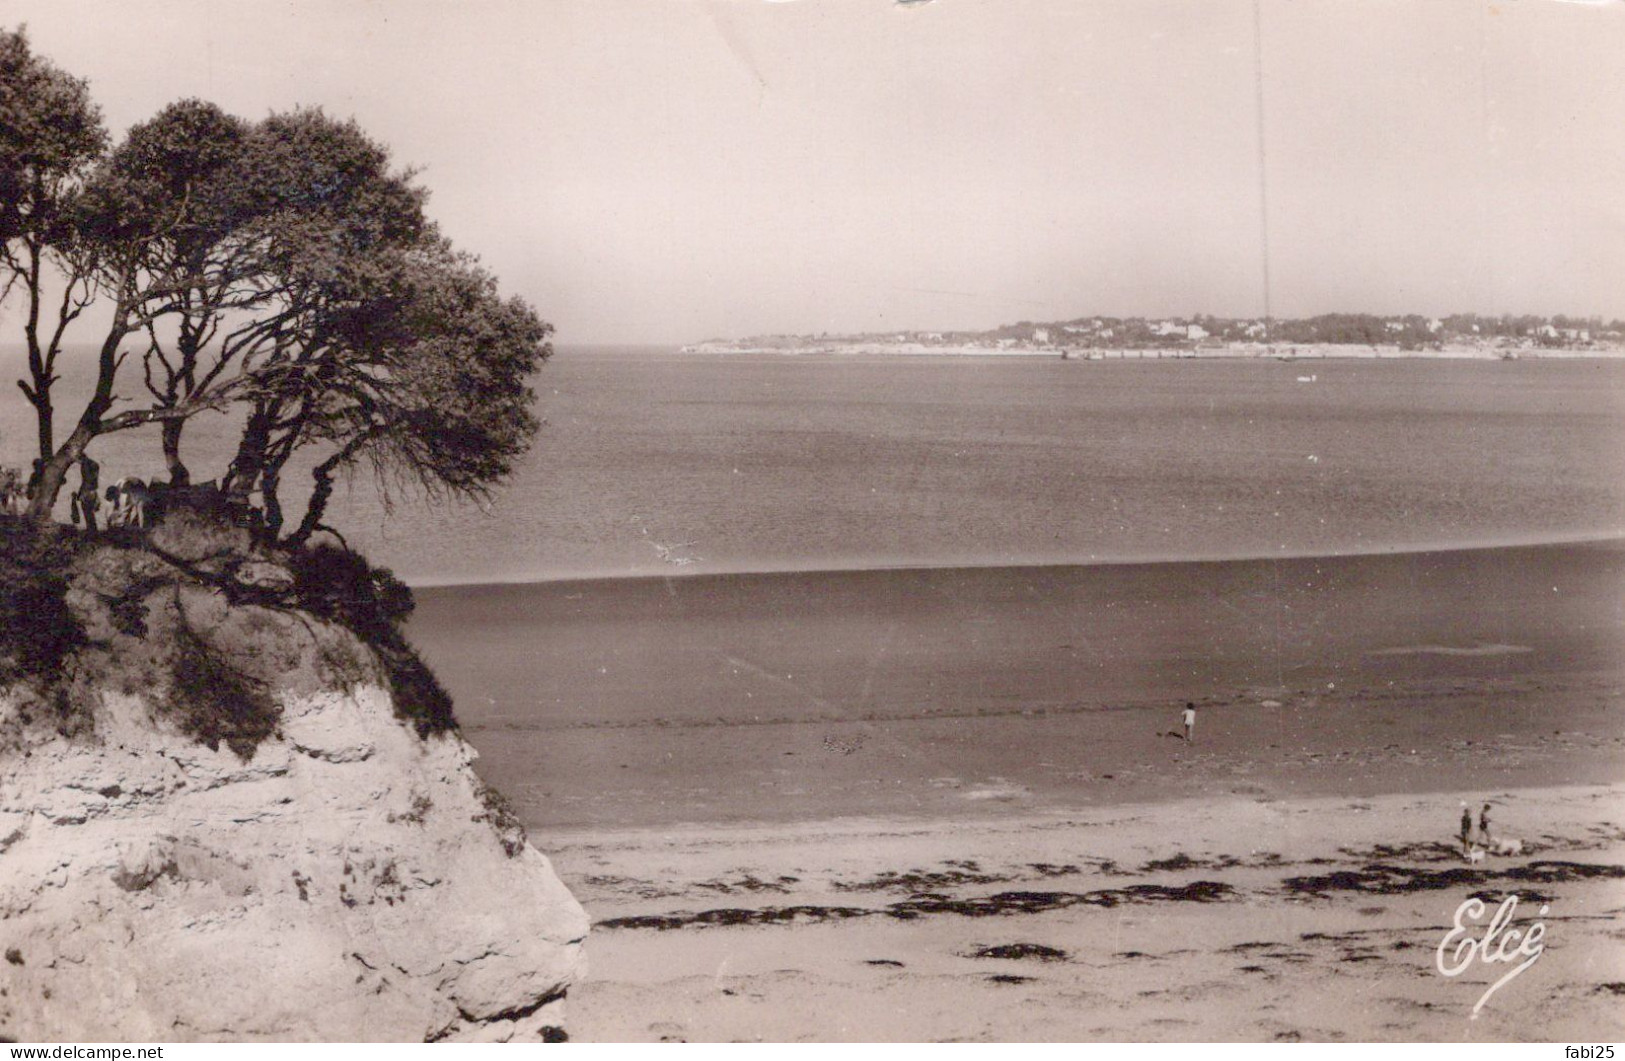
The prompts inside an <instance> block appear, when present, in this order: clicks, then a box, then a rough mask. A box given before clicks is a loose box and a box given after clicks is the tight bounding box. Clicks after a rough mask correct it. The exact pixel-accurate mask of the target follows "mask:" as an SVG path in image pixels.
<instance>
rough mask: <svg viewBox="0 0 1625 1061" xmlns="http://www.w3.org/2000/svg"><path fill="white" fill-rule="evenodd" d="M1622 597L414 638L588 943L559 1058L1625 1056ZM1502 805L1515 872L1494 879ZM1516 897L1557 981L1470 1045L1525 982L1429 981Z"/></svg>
mask: <svg viewBox="0 0 1625 1061" xmlns="http://www.w3.org/2000/svg"><path fill="white" fill-rule="evenodd" d="M1622 591H1625V543H1619V542H1606V543H1588V544H1568V545H1552V546H1539V547H1518V548H1506V549H1475V550H1455V551H1443V552H1432V553H1411V554H1392V555H1373V556H1350V557H1335V558H1294V559H1287V560H1259V561H1236V562H1224V563H1191V564H1140V565H1121V566H1102V567H1049V568H1002V569H1001V568H975V569H955V570H941V569H930V570H894V571H876V572H838V573H822V574H805V573H795V574H775V575H732V576H697V577H685V578H674V579H669V580H668V579H641V580H620V581H602V582H570V583H548V584H541V585H532V586H488V587H455V588H444V589H432V590H421V591H419V594H418V596H419V610H418V614H417V616H416V617H415V618H414V620H413V629H412V636H413V637H414V639H415V640H416V641H417V642H418V643H419V644H420V645H421V646H423V647H424V649H425V651H426V653H427V655H428V656H429V658H430V660H431V662H432V663H433V664H434V665H435V667H436V668H437V670H438V671H439V673H440V675H441V677H442V678H443V679H444V680H445V681H446V683H447V685H448V687H449V688H450V689H451V690H452V692H453V694H454V695H455V696H456V698H457V703H458V710H459V715H460V717H461V718H462V719H463V722H464V726H465V729H466V731H467V734H468V736H469V738H470V739H471V741H472V742H473V743H474V745H475V746H476V747H477V748H478V749H479V750H480V751H481V753H482V759H481V762H480V763H479V768H480V770H481V772H482V774H484V775H485V776H486V777H487V779H488V780H490V781H492V782H493V783H494V784H495V785H496V786H497V787H498V788H499V789H501V790H502V791H503V792H505V793H506V794H507V795H508V796H509V797H510V799H511V800H512V802H513V803H514V805H515V808H516V810H517V811H518V812H519V814H520V816H521V817H522V818H523V819H524V820H525V822H526V824H527V825H528V826H529V827H530V828H531V830H532V833H533V837H534V839H535V841H536V843H537V845H538V846H539V847H541V848H542V849H544V850H546V851H548V852H550V853H551V854H552V855H553V857H554V860H555V863H556V865H557V867H558V869H559V871H560V874H561V876H562V877H563V878H564V879H565V881H566V883H567V884H569V885H570V887H571V888H572V890H573V891H574V892H575V893H576V894H577V896H578V897H580V898H581V899H582V901H583V903H584V904H585V905H586V906H587V908H588V910H589V912H590V913H591V914H592V915H593V917H594V920H595V929H594V932H593V934H592V936H591V938H590V939H589V943H588V948H589V953H590V959H591V966H590V968H591V974H590V976H589V978H588V979H587V980H586V981H584V982H583V983H582V984H580V985H578V986H577V988H576V989H575V990H574V991H573V993H572V999H571V1005H572V1006H573V1007H574V1008H573V1010H572V1017H571V1031H572V1033H573V1034H574V1035H575V1036H576V1037H577V1038H583V1039H661V1038H685V1039H706V1040H713V1039H775V1040H777V1039H815V1040H834V1039H846V1040H857V1039H948V1038H971V1039H999V1040H1009V1039H1050V1040H1054V1039H1124V1038H1126V1039H1183V1040H1203V1039H1242V1040H1268V1039H1275V1038H1282V1039H1291V1038H1295V1037H1298V1038H1306V1039H1339V1038H1347V1039H1396V1040H1398V1039H1576V1040H1577V1039H1597V1038H1599V1037H1601V1038H1618V1037H1621V1035H1625V1020H1622V1018H1621V1016H1620V1013H1621V1011H1620V1009H1619V1006H1618V999H1617V996H1618V995H1619V994H1620V993H1625V829H1622V826H1621V823H1622V822H1625V592H1622ZM1186 700H1192V701H1194V702H1196V703H1197V705H1198V716H1199V717H1198V723H1197V730H1196V741H1195V742H1194V743H1193V744H1190V745H1187V744H1185V742H1184V741H1183V740H1182V739H1180V738H1179V737H1178V736H1177V735H1176V734H1174V733H1173V731H1174V730H1176V729H1177V728H1178V721H1179V708H1181V707H1182V706H1183V704H1184V702H1185V701H1186ZM1486 800H1488V801H1491V802H1492V803H1493V804H1494V809H1493V814H1494V819H1495V827H1496V830H1497V832H1498V834H1499V835H1503V836H1515V837H1518V838H1520V839H1521V840H1522V841H1523V842H1524V844H1525V847H1524V850H1523V852H1522V853H1521V854H1519V855H1517V856H1515V857H1512V856H1504V857H1495V856H1490V857H1489V858H1487V859H1486V860H1485V861H1484V862H1482V863H1478V864H1474V865H1469V864H1468V863H1467V862H1466V861H1465V860H1464V859H1463V858H1462V857H1461V854H1460V851H1459V846H1458V845H1456V844H1455V842H1454V841H1453V839H1452V838H1453V834H1454V832H1455V828H1456V821H1457V818H1458V816H1459V813H1460V806H1461V803H1462V802H1464V801H1470V802H1471V803H1472V804H1473V806H1474V807H1475V809H1476V807H1477V806H1478V804H1479V803H1481V802H1483V801H1486ZM1508 894H1518V895H1520V896H1521V897H1522V900H1523V904H1522V906H1521V908H1520V912H1519V915H1518V916H1519V918H1520V920H1521V921H1522V922H1528V921H1529V920H1530V919H1542V920H1544V921H1545V923H1546V924H1547V932H1548V936H1547V939H1548V948H1547V950H1546V952H1545V953H1544V954H1543V956H1542V958H1541V959H1540V961H1539V963H1538V964H1537V965H1535V966H1533V967H1531V969H1530V970H1529V971H1527V972H1526V973H1524V974H1522V975H1521V976H1520V978H1519V979H1518V981H1516V982H1514V983H1510V984H1509V985H1508V986H1507V987H1505V988H1503V989H1502V990H1501V991H1500V992H1499V993H1498V994H1497V995H1496V996H1495V998H1494V1000H1493V1001H1492V1002H1490V1003H1488V1004H1487V1006H1486V1008H1485V1011H1484V1013H1483V1014H1482V1015H1481V1016H1480V1017H1479V1018H1478V1019H1477V1020H1472V1019H1469V1017H1470V1014H1471V1010H1472V1007H1473V1004H1474V1002H1475V1001H1476V1000H1477V999H1478V997H1479V996H1480V995H1481V994H1482V992H1483V990H1484V988H1485V987H1487V986H1488V984H1489V983H1490V982H1493V980H1494V979H1495V978H1496V977H1498V976H1499V975H1501V973H1502V972H1503V971H1504V970H1500V969H1498V970H1494V975H1493V976H1491V975H1489V973H1490V970H1489V969H1488V967H1477V968H1475V969H1473V970H1472V971H1470V972H1469V973H1467V974H1464V975H1463V976H1462V977H1459V978H1449V977H1445V976H1443V975H1441V974H1440V973H1439V972H1438V971H1437V970H1436V968H1435V967H1434V961H1435V957H1434V951H1435V948H1436V947H1437V945H1438V942H1439V939H1440V938H1441V937H1442V935H1443V933H1444V931H1446V930H1448V928H1449V926H1450V923H1451V919H1452V917H1453V915H1454V913H1455V911H1456V910H1457V907H1458V905H1459V904H1460V903H1461V902H1463V901H1464V900H1466V899H1468V898H1469V897H1471V896H1473V895H1478V896H1480V897H1481V898H1482V899H1484V900H1486V901H1491V906H1492V908H1493V906H1494V904H1495V903H1497V902H1499V901H1500V900H1501V898H1502V897H1503V896H1505V895H1508ZM1540 905H1545V906H1547V907H1548V911H1547V914H1545V915H1539V914H1538V908H1539V906H1540ZM1356 999H1357V1000H1359V1005H1350V1001H1351V1000H1356Z"/></svg>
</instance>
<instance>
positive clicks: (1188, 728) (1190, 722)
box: [1185, 703, 1196, 744]
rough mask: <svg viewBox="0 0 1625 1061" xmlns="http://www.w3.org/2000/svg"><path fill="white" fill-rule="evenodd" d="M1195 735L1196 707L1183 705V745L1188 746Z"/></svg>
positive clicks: (1188, 704) (1189, 704)
mask: <svg viewBox="0 0 1625 1061" xmlns="http://www.w3.org/2000/svg"><path fill="white" fill-rule="evenodd" d="M1195 733H1196V705H1195V704H1191V703H1187V704H1186V705H1185V743H1186V744H1189V743H1190V742H1191V739H1192V737H1194V735H1195Z"/></svg>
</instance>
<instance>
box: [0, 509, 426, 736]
mask: <svg viewBox="0 0 1625 1061" xmlns="http://www.w3.org/2000/svg"><path fill="white" fill-rule="evenodd" d="M251 561H252V562H255V563H257V564H258V565H259V566H260V568H261V569H269V570H271V571H273V572H275V571H281V572H284V574H283V575H282V581H281V582H280V583H278V582H276V580H274V579H273V580H272V584H270V585H266V584H265V583H264V580H263V579H261V580H260V581H259V582H257V583H256V584H252V585H250V584H245V583H244V582H243V581H242V579H241V576H240V572H241V571H243V570H246V567H245V565H247V564H248V563H249V562H251ZM412 607H413V602H412V594H411V591H410V589H408V588H407V586H406V585H404V584H403V583H401V582H400V581H399V580H398V579H396V578H395V577H394V575H393V574H391V573H390V572H389V571H388V570H386V569H383V568H375V567H372V566H371V565H370V564H368V563H367V561H366V560H365V559H364V558H363V557H361V556H360V555H359V554H356V553H353V552H350V551H349V550H346V549H340V548H336V547H333V546H329V545H317V546H315V547H312V548H308V549H303V550H282V549H265V548H261V547H256V546H253V545H252V544H251V541H250V538H249V537H248V536H247V535H245V534H244V533H243V532H242V529H241V528H240V527H234V526H232V525H231V524H230V523H227V522H225V521H222V520H221V519H220V518H219V517H218V514H217V513H214V512H209V511H196V510H194V511H183V512H177V513H171V514H170V518H168V519H166V520H165V521H164V523H163V524H161V525H160V526H158V527H156V528H154V529H153V530H152V531H151V532H150V533H147V534H142V533H139V532H131V531H128V530H125V531H118V532H112V533H106V532H104V533H103V534H100V535H87V534H85V533H83V532H80V531H75V530H71V529H69V528H66V527H55V526H51V527H43V528H42V527H36V526H35V525H33V524H32V523H29V522H27V521H25V520H20V519H15V518H10V517H0V689H4V688H8V687H10V688H19V689H23V690H26V691H27V692H28V693H29V694H31V695H30V699H31V700H32V701H33V702H35V703H37V704H41V705H54V707H53V710H54V711H55V713H56V714H57V715H60V716H61V718H60V719H58V722H57V728H58V730H60V731H62V732H73V731H77V730H78V729H81V728H83V726H85V725H88V724H89V720H90V719H91V718H92V717H93V714H94V710H93V709H94V705H95V702H96V697H97V696H98V695H99V693H100V691H101V690H103V689H112V690H116V691H121V692H141V693H146V694H148V695H150V696H152V697H153V700H154V706H155V707H156V708H157V709H158V710H159V711H160V712H161V713H162V714H164V715H166V716H167V717H169V718H171V719H173V720H174V721H175V723H176V724H177V725H178V726H179V728H180V729H181V730H182V732H184V733H187V734H188V735H190V736H192V737H193V738H195V739H196V740H198V741H199V742H201V743H204V744H207V745H209V746H210V747H218V746H219V745H220V744H221V743H224V744H226V745H227V746H228V747H230V748H231V749H232V750H233V751H234V752H236V753H237V754H238V755H239V756H241V757H243V758H244V759H247V758H250V757H252V755H253V753H254V749H255V748H256V747H258V745H259V743H260V742H261V741H263V740H265V739H266V738H267V737H270V736H272V735H274V734H275V733H276V729H277V724H278V721H279V718H280V714H281V708H280V704H279V702H278V698H277V692H278V690H279V689H280V688H282V687H284V686H285V685H286V684H287V682H288V681H290V680H291V678H290V674H291V673H292V672H294V671H297V670H299V669H301V667H303V666H304V665H305V664H306V663H309V662H310V660H309V659H306V660H305V661H304V662H301V658H300V657H301V655H304V656H307V657H308V656H311V655H312V654H313V655H314V657H315V666H316V668H317V670H318V671H319V672H320V673H324V674H327V675H328V676H329V679H328V680H329V681H332V680H337V681H339V682H341V683H343V684H345V685H346V686H348V685H353V684H355V683H357V682H360V681H364V680H366V679H367V678H368V677H369V674H379V675H380V676H381V677H382V679H383V680H384V681H385V683H386V684H387V685H388V686H389V689H390V692H391V694H392V699H393V701H394V705H395V711H396V714H397V716H398V717H400V718H401V719H402V720H403V721H406V722H409V723H411V724H412V726H413V727H414V729H415V730H416V731H417V732H418V733H419V735H420V736H425V737H427V736H429V735H430V734H434V733H442V732H446V731H449V730H452V729H455V728H456V719H455V716H454V715H453V712H452V702H451V697H450V696H449V695H448V694H447V693H446V691H445V689H444V688H443V687H442V686H441V685H440V683H439V681H438V680H437V679H436V678H435V675H434V673H433V672H432V671H431V670H430V669H429V667H428V666H427V664H425V663H424V662H423V660H422V659H421V658H420V657H419V656H418V654H417V652H416V651H415V650H414V649H413V648H412V646H411V645H410V644H409V643H408V642H407V640H406V638H405V636H404V634H403V633H402V625H403V624H404V622H405V620H406V618H407V617H408V616H409V615H410V614H411V612H412ZM308 617H316V618H320V619H324V620H327V621H328V622H330V623H333V624H336V625H337V626H339V627H342V628H343V629H345V630H348V631H349V632H350V633H351V634H353V635H354V637H355V638H356V639H357V640H359V641H360V642H361V643H362V644H363V645H365V646H367V648H369V649H371V655H372V656H373V657H374V658H375V659H376V661H377V666H376V668H375V667H374V666H372V665H371V663H370V661H369V660H367V659H365V658H362V657H361V656H358V654H357V653H358V652H359V651H360V650H359V646H357V647H354V648H351V647H346V645H347V644H348V645H353V644H354V643H353V642H350V641H349V640H348V638H345V637H343V636H337V637H335V635H334V634H333V633H329V634H325V635H319V634H318V631H319V630H320V626H319V625H317V626H312V624H310V623H309V621H308ZM295 634H300V635H303V640H298V639H296V638H295V637H294V635H295ZM311 638H314V640H315V649H314V653H312V652H311V651H310V649H309V645H310V640H311ZM300 645H303V646H305V647H304V648H303V649H301V648H300V647H299V646H300ZM380 672H381V673H380ZM74 719H77V720H78V721H77V722H74V721H73V720H74ZM25 721H26V718H25Z"/></svg>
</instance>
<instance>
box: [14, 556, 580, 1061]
mask: <svg viewBox="0 0 1625 1061" xmlns="http://www.w3.org/2000/svg"><path fill="white" fill-rule="evenodd" d="M123 566H124V567H128V566H129V565H128V564H124V565H123ZM127 575H128V571H122V572H121V574H120V577H125V576H127ZM160 597H162V598H163V601H166V602H167V603H164V604H163V606H164V607H167V608H170V609H171V610H172V611H174V612H175V614H179V615H182V616H183V617H184V618H185V621H186V622H187V623H189V624H190V625H191V626H192V627H194V628H196V629H197V630H199V631H203V632H204V635H205V636H207V637H213V636H214V635H215V633H216V632H218V631H221V630H227V631H234V632H233V637H234V638H235V639H236V640H235V641H234V643H235V644H239V645H240V644H242V643H243V640H242V639H243V637H244V636H246V635H245V631H246V632H247V634H248V635H253V636H256V637H259V638H260V644H261V647H262V648H263V649H264V650H265V658H264V659H262V660H260V661H259V662H260V663H261V664H267V665H274V666H279V667H284V668H286V669H287V670H288V672H289V673H294V672H299V673H301V674H303V676H304V677H303V678H302V679H301V680H299V681H290V682H285V683H281V684H279V685H278V687H277V688H276V690H275V695H276V703H277V705H278V707H279V708H280V714H279V716H278V717H277V719H276V722H275V730H274V732H273V733H271V734H270V735H269V736H266V737H265V738H264V739H262V740H260V741H259V742H258V744H257V746H256V747H254V748H253V749H252V753H251V754H250V755H248V756H247V757H246V758H245V757H244V755H242V754H240V751H241V749H239V751H233V750H232V749H231V748H230V747H227V746H226V745H224V744H220V743H219V742H218V741H217V742H215V743H216V744H217V748H216V749H211V748H210V747H209V746H208V742H200V741H199V740H198V739H197V737H196V735H195V734H192V735H189V734H188V733H186V732H183V731H182V730H183V727H181V726H179V725H177V724H175V722H174V720H173V719H171V718H169V717H167V716H166V715H165V714H164V712H163V711H161V710H159V709H158V708H156V707H155V706H154V704H155V702H156V701H157V700H158V699H159V698H158V697H157V695H155V694H152V693H150V692H147V691H143V690H142V689H141V688H140V683H139V682H136V683H133V684H134V686H135V687H134V688H131V689H129V690H128V691H119V690H117V689H115V688H103V689H98V690H96V691H95V693H94V695H93V696H92V697H91V699H92V701H93V702H94V703H95V704H96V706H95V708H94V710H93V711H92V715H93V717H92V718H91V719H89V720H88V721H89V724H88V725H83V724H81V725H79V726H78V727H77V728H70V732H68V733H64V732H62V730H63V729H64V727H62V726H61V725H60V724H53V723H51V720H50V717H49V715H50V709H49V707H48V706H46V705H45V703H44V702H42V701H41V700H39V699H38V698H37V697H36V698H30V697H29V696H26V695H23V694H22V693H20V692H18V691H16V690H12V691H10V692H0V735H4V736H5V740H4V741H0V951H3V954H4V957H3V958H0V1035H3V1036H5V1037H8V1038H11V1039H16V1040H22V1041H39V1040H78V1041H81V1042H85V1041H90V1042H97V1041H138V1040H245V1039H246V1040H252V1039H276V1040H290V1039H296V1040H328V1041H332V1040H397V1041H400V1040H411V1041H419V1040H442V1039H451V1040H486V1039H501V1040H506V1039H526V1040H534V1039H555V1038H558V1037H559V1036H560V1035H561V1034H562V1029H563V1028H564V1027H565V1022H564V1019H563V1016H562V1005H563V1000H564V996H565V992H566V989H567V988H568V987H569V985H570V983H571V982H572V980H573V979H574V978H576V977H577V976H578V975H579V974H580V971H581V961H582V959H581V944H582V942H583V939H584V937H585V935H586V933H587V918H586V916H585V914H584V913H583V911H582V909H581V907H580V906H579V905H578V904H577V903H576V901H575V900H574V898H572V897H571V895H570V893H569V892H568V891H567V890H566V889H565V887H564V885H563V884H562V883H560V881H559V880H558V878H557V877H556V876H555V875H554V873H553V870H552V868H551V866H550V865H549V863H548V860H547V859H546V858H545V857H544V856H543V855H542V854H540V853H539V852H537V851H536V849H535V848H533V847H532V846H530V844H529V843H528V842H527V840H526V839H525V836H524V833H523V831H522V830H521V829H520V827H519V826H518V824H517V823H516V822H514V821H513V820H512V819H511V818H510V817H508V816H507V814H506V813H505V811H503V809H502V807H501V804H500V801H498V800H496V799H494V798H493V797H492V795H491V794H490V793H488V792H487V791H486V790H485V788H484V786H483V785H482V784H481V782H480V781H479V779H478V778H477V777H476V776H475V774H474V772H473V770H472V768H471V761H472V759H473V758H474V752H473V750H472V749H471V748H470V747H469V746H468V745H467V744H466V743H465V742H464V741H463V740H462V739H461V737H459V736H458V735H457V734H456V733H455V732H444V733H438V734H430V735H427V736H422V735H420V734H419V733H418V732H416V731H415V730H414V728H413V727H412V726H411V725H410V724H409V723H407V722H405V721H403V720H402V719H401V718H399V717H397V715H396V712H395V710H394V708H393V705H392V703H391V699H390V694H389V693H388V692H387V691H385V689H384V688H383V687H382V685H383V684H384V683H382V682H373V681H359V682H356V683H354V684H350V685H349V687H348V688H345V687H343V686H342V685H340V686H338V687H333V686H332V683H325V684H326V685H327V686H328V687H323V686H324V683H323V682H321V681H317V680H314V679H313V678H312V675H313V674H314V673H316V671H315V670H313V669H312V668H311V667H310V666H308V664H309V657H310V656H311V654H313V653H319V652H323V651H331V650H332V649H333V646H335V645H339V644H340V643H347V644H348V646H349V648H352V649H359V648H360V646H359V642H357V641H355V640H354V639H353V638H351V635H350V634H349V633H348V632H346V631H343V630H339V629H338V628H337V627H336V626H333V625H330V624H322V623H320V622H312V621H310V620H308V619H307V618H306V617H304V616H296V615H295V616H290V614H289V613H288V612H286V611H274V610H269V609H261V608H255V607H238V606H228V605H226V604H225V603H223V602H222V601H221V599H220V597H219V594H218V593H210V592H209V591H208V590H206V589H203V588H201V587H199V586H196V585H187V586H181V585H177V584H171V585H168V586H165V587H163V588H162V589H160V590H157V591H154V593H153V594H152V595H151V597H150V599H149V603H152V605H153V607H154V608H156V607H157V606H158V604H159V603H160V600H159V598H160ZM90 611H94V609H90ZM92 618H93V619H94V617H92ZM91 626H92V629H91V634H92V637H93V638H94V637H96V636H97V634H98V631H97V630H96V629H94V623H93V622H92V624H91ZM101 633H103V634H106V633H107V632H106V631H102V632H101ZM120 636H121V637H122V635H120ZM147 636H148V637H151V636H155V635H153V634H151V633H149V634H148V635H147ZM117 640H120V637H112V636H111V635H109V636H108V637H107V638H105V639H104V640H103V641H102V644H104V645H105V644H107V643H109V642H110V641H117ZM126 640H128V639H126ZM324 646H325V647H324ZM115 647H116V646H115ZM360 651H363V652H364V651H365V650H360ZM278 661H280V662H278ZM53 726H54V728H53Z"/></svg>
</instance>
